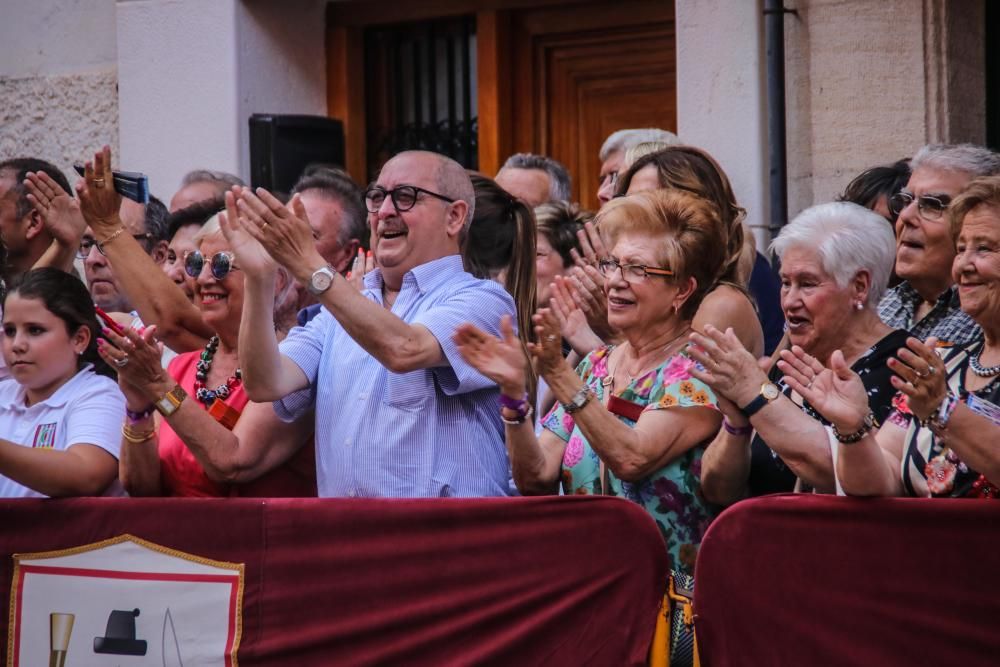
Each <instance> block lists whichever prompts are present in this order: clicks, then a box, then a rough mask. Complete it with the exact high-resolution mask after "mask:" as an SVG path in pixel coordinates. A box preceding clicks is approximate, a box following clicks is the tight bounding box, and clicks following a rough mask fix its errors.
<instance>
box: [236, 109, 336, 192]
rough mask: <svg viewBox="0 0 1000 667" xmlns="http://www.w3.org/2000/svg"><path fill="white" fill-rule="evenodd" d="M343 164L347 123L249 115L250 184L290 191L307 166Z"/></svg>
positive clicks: (316, 117) (277, 115)
mask: <svg viewBox="0 0 1000 667" xmlns="http://www.w3.org/2000/svg"><path fill="white" fill-rule="evenodd" d="M314 162H320V163H323V164H332V165H335V166H338V167H343V166H344V124H343V123H341V122H340V121H339V120H336V119H335V118H326V117H324V116H291V115H284V114H280V115H279V114H253V115H252V116H250V184H251V185H252V186H253V187H255V188H257V187H261V188H266V189H267V190H270V191H271V192H281V193H285V194H287V193H288V192H289V191H290V190H291V189H292V186H294V185H295V182H296V181H297V180H298V179H299V176H300V175H301V174H302V170H303V169H305V168H306V166H308V165H310V164H312V163H314Z"/></svg>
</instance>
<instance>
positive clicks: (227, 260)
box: [184, 250, 240, 280]
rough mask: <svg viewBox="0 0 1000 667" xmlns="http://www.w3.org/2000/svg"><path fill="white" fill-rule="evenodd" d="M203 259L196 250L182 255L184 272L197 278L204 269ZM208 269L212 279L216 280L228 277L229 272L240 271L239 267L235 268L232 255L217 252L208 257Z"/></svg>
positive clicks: (234, 259) (225, 252)
mask: <svg viewBox="0 0 1000 667" xmlns="http://www.w3.org/2000/svg"><path fill="white" fill-rule="evenodd" d="M205 259H206V258H205V256H204V255H202V254H201V253H200V252H198V251H197V250H190V251H188V252H186V253H184V272H185V273H187V274H188V275H189V276H191V277H192V278H197V277H198V276H200V275H201V272H202V269H204V268H205ZM208 267H209V269H210V270H211V271H212V277H213V278H215V279H216V280H222V279H223V278H225V277H226V276H227V275H229V272H230V271H239V270H240V267H238V266H236V258H235V256H234V255H233V253H231V252H227V251H222V252H217V253H215V254H214V255H212V256H211V257H209V258H208Z"/></svg>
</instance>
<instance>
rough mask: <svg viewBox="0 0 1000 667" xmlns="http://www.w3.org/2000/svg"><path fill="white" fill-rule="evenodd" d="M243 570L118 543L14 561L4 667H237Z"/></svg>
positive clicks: (129, 539)
mask: <svg viewBox="0 0 1000 667" xmlns="http://www.w3.org/2000/svg"><path fill="white" fill-rule="evenodd" d="M243 576H244V566H243V564H242V563H225V562H219V561H213V560H209V559H206V558H201V557H199V556H196V555H193V554H187V553H183V552H181V551H176V550H173V549H168V548H166V547H163V546H160V545H158V544H154V543H152V542H148V541H146V540H143V539H140V538H137V537H133V536H132V535H121V536H119V537H115V538H112V539H109V540H104V541H102V542H97V543H94V544H89V545H85V546H80V547H74V548H70V549H63V550H59V551H50V552H45V553H32V554H15V555H14V576H13V581H12V583H11V595H10V624H9V627H8V635H9V636H8V642H7V665H8V667H35V666H37V665H46V664H48V665H50V667H64V665H72V666H73V667H77V666H79V667H90V666H93V667H107V665H119V664H120V665H135V666H146V665H149V666H151V667H152V666H156V667H196V666H197V667H233V666H235V665H236V664H237V660H236V651H237V649H238V648H239V643H240V635H241V629H242V607H243Z"/></svg>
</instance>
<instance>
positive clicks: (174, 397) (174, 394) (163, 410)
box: [153, 384, 188, 417]
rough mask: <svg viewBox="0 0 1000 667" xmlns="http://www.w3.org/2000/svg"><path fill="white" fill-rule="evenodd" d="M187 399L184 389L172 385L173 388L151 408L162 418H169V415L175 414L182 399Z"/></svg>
mask: <svg viewBox="0 0 1000 667" xmlns="http://www.w3.org/2000/svg"><path fill="white" fill-rule="evenodd" d="M187 397H188V395H187V392H186V391H184V387H182V386H180V385H179V384H177V385H174V388H173V389H171V390H170V391H168V392H167V393H165V394H164V395H163V396H161V397H160V398H159V400H157V401H156V402H155V403H153V406H154V407H155V408H156V411H157V412H159V413H160V414H161V415H163V416H164V417H169V416H170V415H172V414H174V413H175V412H177V408H179V407H181V403H183V402H184V399H186V398H187Z"/></svg>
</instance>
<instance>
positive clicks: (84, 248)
mask: <svg viewBox="0 0 1000 667" xmlns="http://www.w3.org/2000/svg"><path fill="white" fill-rule="evenodd" d="M132 238H134V239H135V240H136V241H146V240H149V239H151V238H153V235H152V234H150V233H149V232H146V233H145V234H133V235H132ZM95 247H96V248H97V252H99V253H101V254H102V255H105V256H107V254H108V253H106V252H104V244H103V243H101V242H100V241H98V240H97V239H95V238H94V237H92V236H84V237H83V238H82V239H80V248H79V249H78V250H77V251H76V256H77V258H78V259H87V257H89V256H90V249H91V248H95Z"/></svg>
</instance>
